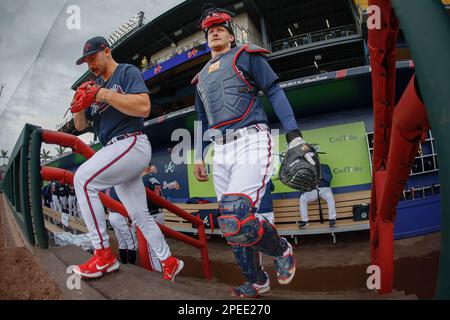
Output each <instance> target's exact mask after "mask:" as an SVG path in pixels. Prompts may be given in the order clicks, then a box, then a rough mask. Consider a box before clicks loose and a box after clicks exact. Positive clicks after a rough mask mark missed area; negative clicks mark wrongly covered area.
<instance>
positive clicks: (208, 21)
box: [198, 3, 236, 47]
mask: <svg viewBox="0 0 450 320" xmlns="http://www.w3.org/2000/svg"><path fill="white" fill-rule="evenodd" d="M202 12H203V13H202V16H201V18H200V20H199V22H198V26H199V28H200V29H202V30H203V31H204V32H205V37H206V39H208V29H209V28H211V27H213V26H221V27H224V28H226V29H227V30H228V32H230V34H232V35H233V36H234V25H233V21H232V20H231V16H232V15H233V13H232V12H230V11H228V10H225V9H221V8H216V7H215V6H214V5H213V4H210V3H207V4H205V5H204V6H203V8H202ZM235 45H236V40H233V43H232V44H231V46H232V47H234V46H235Z"/></svg>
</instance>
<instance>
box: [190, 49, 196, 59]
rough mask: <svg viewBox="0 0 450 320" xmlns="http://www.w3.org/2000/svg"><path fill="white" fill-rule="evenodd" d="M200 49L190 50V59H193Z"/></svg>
mask: <svg viewBox="0 0 450 320" xmlns="http://www.w3.org/2000/svg"><path fill="white" fill-rule="evenodd" d="M197 53H198V51H197V49H195V48H194V49H192V50H191V51H189V52H188V59H191V58H192V57H195V56H196V55H197Z"/></svg>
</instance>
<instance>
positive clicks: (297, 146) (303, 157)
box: [278, 138, 320, 192]
mask: <svg viewBox="0 0 450 320" xmlns="http://www.w3.org/2000/svg"><path fill="white" fill-rule="evenodd" d="M297 139H299V140H297ZM297 139H295V140H297V141H295V140H294V141H292V142H291V143H289V146H290V147H289V149H288V151H287V152H286V155H285V156H284V158H283V161H282V162H281V166H280V171H279V174H278V175H279V178H280V181H281V182H282V183H284V184H285V185H287V186H288V187H290V188H292V189H295V190H299V191H301V192H308V191H311V190H314V189H315V188H317V185H318V184H319V178H320V160H319V156H318V155H317V152H316V150H315V149H314V147H313V146H312V145H310V144H307V143H305V141H304V140H303V139H301V138H297ZM308 159H309V160H308ZM311 162H314V165H313V164H311Z"/></svg>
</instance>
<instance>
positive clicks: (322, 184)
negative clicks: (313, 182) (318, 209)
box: [299, 164, 336, 229]
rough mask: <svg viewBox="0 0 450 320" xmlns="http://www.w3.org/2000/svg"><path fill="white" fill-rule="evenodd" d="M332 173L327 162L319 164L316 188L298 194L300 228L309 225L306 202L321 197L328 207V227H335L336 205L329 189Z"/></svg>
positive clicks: (317, 199)
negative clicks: (318, 177) (300, 218)
mask: <svg viewBox="0 0 450 320" xmlns="http://www.w3.org/2000/svg"><path fill="white" fill-rule="evenodd" d="M332 179H333V173H331V169H330V167H329V166H328V165H327V164H320V180H319V185H318V186H317V189H315V190H311V191H308V192H304V193H302V194H301V196H300V201H299V204H300V215H301V217H302V221H301V222H300V226H299V227H300V229H305V228H306V227H308V226H309V223H308V220H309V219H308V203H310V202H314V201H320V200H319V199H323V200H325V201H326V202H327V207H328V223H329V225H330V227H332V228H333V227H336V205H335V202H334V196H333V191H332V190H331V187H330V185H331V180H332Z"/></svg>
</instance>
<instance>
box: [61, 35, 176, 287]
mask: <svg viewBox="0 0 450 320" xmlns="http://www.w3.org/2000/svg"><path fill="white" fill-rule="evenodd" d="M84 62H86V63H87V64H88V66H89V69H90V70H91V72H92V73H93V74H94V75H95V76H96V77H97V79H96V80H95V82H92V81H91V82H86V83H83V84H82V85H80V87H79V88H78V89H77V91H76V92H75V95H74V98H73V101H72V103H71V108H70V109H71V111H72V112H73V114H74V121H75V127H76V129H77V130H78V131H82V130H84V129H85V128H86V127H87V124H88V120H91V121H93V125H94V129H95V132H96V134H97V136H98V137H99V140H100V142H101V144H102V145H103V148H102V149H101V150H99V151H97V152H96V153H95V154H94V156H92V158H90V159H89V160H87V161H86V162H85V163H83V164H82V165H81V166H80V167H79V168H78V170H77V171H76V173H75V178H74V185H75V193H76V196H77V200H78V202H79V206H80V210H81V213H82V216H83V218H84V221H85V223H86V226H87V227H88V230H89V233H90V235H91V239H92V243H93V246H94V249H95V253H94V255H93V256H92V258H91V259H89V261H87V262H86V263H84V264H82V265H79V266H75V268H74V272H75V273H76V274H78V275H80V276H82V277H86V278H96V277H100V276H102V275H103V274H105V273H110V272H113V271H115V270H117V269H118V268H119V262H118V261H117V259H116V258H115V257H114V255H113V254H112V252H111V248H110V246H109V238H108V234H107V232H106V219H105V211H104V208H103V205H102V203H101V201H100V199H99V196H98V192H99V191H100V190H105V189H107V188H110V187H113V186H114V187H115V190H116V192H117V195H118V196H119V198H120V200H121V202H122V203H123V205H124V206H125V208H126V210H127V212H128V214H129V215H130V217H131V219H132V220H133V222H134V223H135V224H136V226H137V227H139V228H140V230H141V231H142V233H143V234H144V237H145V238H146V240H147V242H148V243H149V244H150V246H151V248H152V250H154V252H155V253H156V255H157V256H158V258H159V260H160V261H161V264H162V266H163V277H164V279H167V280H172V281H173V279H174V277H175V275H177V274H178V273H179V272H180V271H181V269H182V268H183V265H184V264H183V261H181V260H179V259H177V258H175V257H173V256H172V255H171V252H170V249H169V246H168V245H167V242H166V241H165V239H164V236H163V234H162V233H161V230H160V229H159V227H158V225H157V224H156V223H155V221H154V218H153V216H151V215H150V214H149V213H148V208H147V200H146V194H145V188H144V184H143V183H142V179H141V176H140V175H141V172H142V171H143V170H144V168H145V167H146V166H147V165H148V163H150V158H151V146H150V142H149V140H148V138H147V135H145V134H143V133H142V131H141V130H142V129H143V126H144V119H143V118H144V117H147V116H148V115H149V114H150V97H149V92H148V89H147V87H146V86H145V83H144V80H143V78H142V73H141V72H140V71H139V69H138V68H136V67H135V66H132V65H129V64H118V63H117V62H116V61H115V60H114V59H113V57H112V55H111V49H110V48H109V44H108V42H107V41H106V39H105V38H103V37H95V38H92V39H89V40H88V41H87V42H86V44H85V45H84V48H83V56H82V57H81V58H80V59H78V61H77V64H82V63H84Z"/></svg>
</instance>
